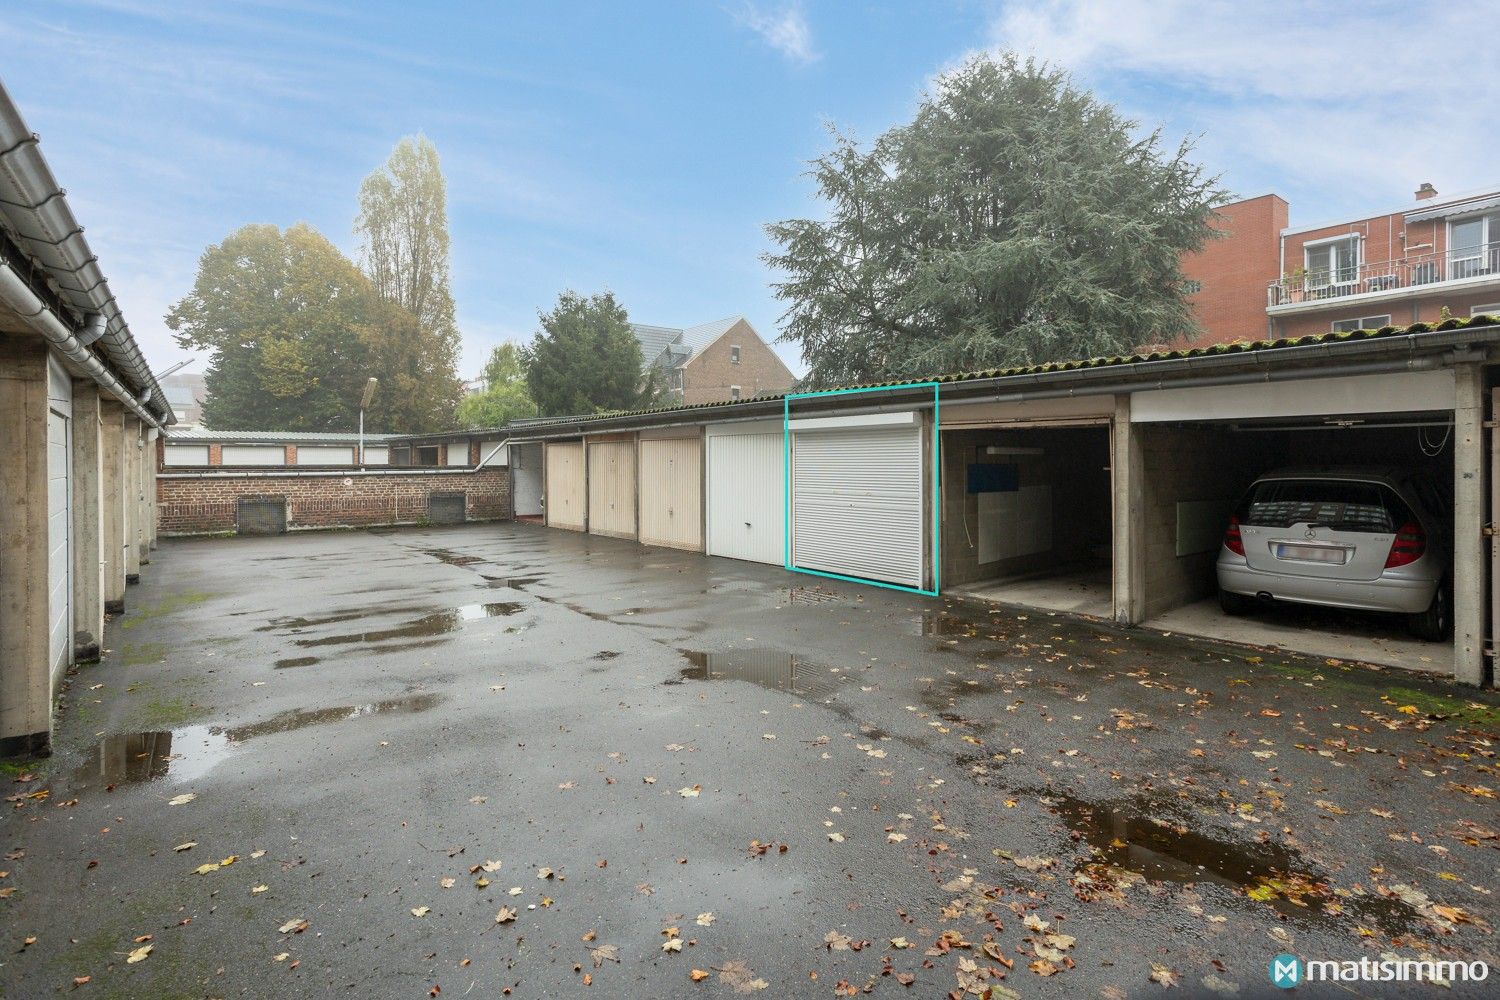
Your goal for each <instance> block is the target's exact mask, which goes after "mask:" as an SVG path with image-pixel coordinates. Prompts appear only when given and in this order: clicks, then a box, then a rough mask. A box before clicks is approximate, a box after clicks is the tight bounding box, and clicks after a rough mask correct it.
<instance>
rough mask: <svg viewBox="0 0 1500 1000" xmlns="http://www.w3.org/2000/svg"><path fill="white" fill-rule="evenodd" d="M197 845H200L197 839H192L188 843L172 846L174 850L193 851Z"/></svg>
mask: <svg viewBox="0 0 1500 1000" xmlns="http://www.w3.org/2000/svg"><path fill="white" fill-rule="evenodd" d="M197 846H198V842H197V841H196V840H190V841H188V842H187V843H186V844H178V845H177V846H176V847H174V848H172V850H174V851H191V850H192V849H193V848H195V847H197Z"/></svg>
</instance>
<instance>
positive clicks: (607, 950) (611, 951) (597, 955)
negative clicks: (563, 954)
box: [589, 944, 620, 969]
mask: <svg viewBox="0 0 1500 1000" xmlns="http://www.w3.org/2000/svg"><path fill="white" fill-rule="evenodd" d="M589 957H590V958H592V959H593V960H594V968H596V969H597V968H599V967H600V966H601V965H603V964H604V963H605V962H618V961H619V960H620V947H619V945H613V944H601V945H600V946H599V947H597V948H590V949H589Z"/></svg>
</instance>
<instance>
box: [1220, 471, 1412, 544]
mask: <svg viewBox="0 0 1500 1000" xmlns="http://www.w3.org/2000/svg"><path fill="white" fill-rule="evenodd" d="M1410 516H1411V515H1410V514H1409V513H1408V511H1407V509H1406V505H1405V504H1403V503H1402V502H1401V499H1400V497H1398V496H1397V495H1396V494H1395V493H1394V492H1393V491H1392V490H1391V489H1390V488H1389V487H1386V486H1382V485H1380V484H1379V483H1353V482H1344V481H1342V480H1337V479H1332V480H1330V479H1268V480H1263V481H1261V482H1258V483H1256V484H1255V485H1254V486H1252V487H1250V493H1249V495H1248V496H1247V497H1246V498H1245V501H1244V503H1243V504H1241V506H1240V513H1239V519H1240V522H1241V523H1242V524H1254V525H1262V526H1265V527H1268V528H1288V527H1291V526H1292V525H1294V524H1317V525H1322V526H1323V527H1326V528H1332V529H1335V530H1338V531H1368V532H1376V533H1389V532H1392V531H1395V530H1396V528H1397V527H1398V526H1399V525H1401V524H1404V523H1405V522H1406V521H1407V520H1409V519H1410Z"/></svg>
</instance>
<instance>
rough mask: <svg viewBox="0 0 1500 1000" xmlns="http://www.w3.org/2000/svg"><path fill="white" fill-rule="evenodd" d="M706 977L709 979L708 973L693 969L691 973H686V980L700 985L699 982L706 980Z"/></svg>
mask: <svg viewBox="0 0 1500 1000" xmlns="http://www.w3.org/2000/svg"><path fill="white" fill-rule="evenodd" d="M708 977H709V973H707V972H704V971H703V970H702V969H694V970H693V971H692V972H689V973H688V978H689V979H691V980H692V981H693V982H695V983H701V982H703V980H705V979H707V978H708Z"/></svg>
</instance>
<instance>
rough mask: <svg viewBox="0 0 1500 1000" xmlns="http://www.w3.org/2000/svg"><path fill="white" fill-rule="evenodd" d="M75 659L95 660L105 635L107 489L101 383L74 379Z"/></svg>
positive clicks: (89, 661)
mask: <svg viewBox="0 0 1500 1000" xmlns="http://www.w3.org/2000/svg"><path fill="white" fill-rule="evenodd" d="M72 431H73V539H72V542H73V659H74V661H75V662H78V663H93V662H94V661H96V660H98V659H99V644H100V642H102V641H103V639H104V523H103V522H104V503H103V500H104V493H103V471H104V469H103V465H102V455H101V451H100V439H101V436H102V435H101V431H102V428H101V425H100V414H99V387H98V386H97V385H96V384H95V383H94V382H93V381H91V380H89V379H74V380H73V427H72Z"/></svg>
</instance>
